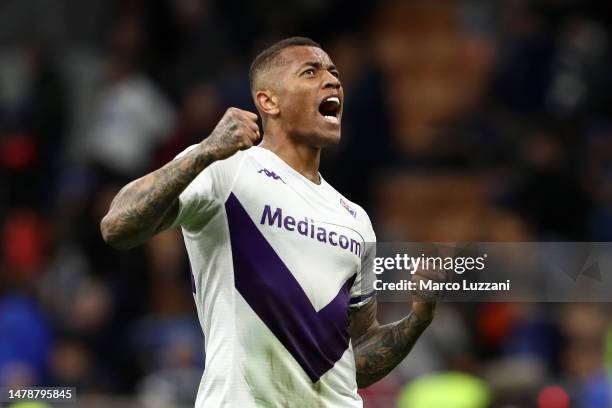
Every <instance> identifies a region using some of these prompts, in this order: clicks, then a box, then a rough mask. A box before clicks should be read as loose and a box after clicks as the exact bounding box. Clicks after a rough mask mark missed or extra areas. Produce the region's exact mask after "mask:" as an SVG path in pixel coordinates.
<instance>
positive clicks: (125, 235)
mask: <svg viewBox="0 0 612 408" xmlns="http://www.w3.org/2000/svg"><path fill="white" fill-rule="evenodd" d="M213 161H214V157H213V155H212V154H211V153H209V152H208V151H207V150H205V149H203V148H202V145H198V147H196V148H195V149H194V150H193V151H191V152H189V153H188V154H186V155H185V156H184V157H182V158H180V159H177V160H174V161H172V162H170V163H168V164H166V165H165V166H164V167H162V168H160V169H158V170H156V171H154V172H152V173H149V174H147V175H146V176H144V177H141V178H139V179H137V180H134V181H132V182H131V183H129V184H128V185H126V186H125V187H123V188H122V189H121V191H119V193H118V194H117V196H116V197H115V198H114V199H113V201H112V203H111V207H110V210H109V212H108V214H107V215H106V216H105V217H104V219H103V220H102V223H101V224H100V228H101V230H102V235H103V236H104V240H105V241H106V242H107V243H109V244H110V245H112V246H113V247H115V248H118V249H129V248H132V247H134V246H136V245H139V244H141V243H142V242H144V241H145V240H146V239H147V238H149V237H150V236H152V235H154V234H156V233H157V232H160V231H161V230H163V229H165V228H167V227H168V226H169V225H170V224H171V223H172V222H173V221H174V218H175V217H176V215H177V212H178V196H179V195H180V194H181V192H182V191H183V190H184V189H185V188H186V187H187V186H188V185H189V183H191V181H193V179H194V178H195V177H196V176H197V175H198V174H199V173H200V172H201V171H202V170H204V169H205V168H206V167H207V166H208V165H210V164H211V163H212V162H213Z"/></svg>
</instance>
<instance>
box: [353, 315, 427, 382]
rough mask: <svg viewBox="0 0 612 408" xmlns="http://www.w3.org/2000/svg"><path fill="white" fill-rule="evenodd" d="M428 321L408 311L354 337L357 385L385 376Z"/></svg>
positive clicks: (409, 347) (405, 352)
mask: <svg viewBox="0 0 612 408" xmlns="http://www.w3.org/2000/svg"><path fill="white" fill-rule="evenodd" d="M366 307H367V306H366ZM375 310H376V308H375V306H374V313H375ZM357 313H359V312H357ZM429 323H430V321H423V320H419V319H418V318H417V317H416V316H415V314H414V313H412V312H411V313H410V314H409V315H408V316H406V317H405V318H403V319H402V320H400V321H398V322H395V323H391V324H387V325H384V326H378V325H377V324H376V325H375V326H374V327H372V328H370V329H368V330H367V331H365V332H364V333H362V334H361V335H360V336H359V337H358V338H357V339H355V340H354V343H353V351H354V354H355V365H356V369H357V385H358V386H359V387H360V388H362V387H367V386H369V385H371V384H373V383H374V382H376V381H378V380H380V379H381V378H383V377H384V376H385V375H387V374H388V373H389V372H390V371H391V370H392V369H393V368H395V366H397V365H398V364H399V363H400V362H401V361H402V360H403V359H404V357H406V355H407V354H408V353H409V352H410V350H411V349H412V347H413V346H414V344H415V343H416V341H417V339H418V338H419V336H420V335H421V334H422V333H423V331H424V330H425V329H426V328H427V326H429Z"/></svg>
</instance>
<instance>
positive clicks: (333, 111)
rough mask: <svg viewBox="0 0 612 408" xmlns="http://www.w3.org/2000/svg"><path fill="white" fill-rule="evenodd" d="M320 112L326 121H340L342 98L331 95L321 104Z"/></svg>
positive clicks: (335, 122)
mask: <svg viewBox="0 0 612 408" xmlns="http://www.w3.org/2000/svg"><path fill="white" fill-rule="evenodd" d="M319 113H321V115H323V118H325V120H326V121H328V122H330V123H334V124H339V123H340V118H339V116H340V98H338V97H337V96H329V97H327V98H325V99H323V101H322V102H321V104H320V105H319Z"/></svg>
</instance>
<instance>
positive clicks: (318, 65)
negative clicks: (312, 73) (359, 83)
mask: <svg viewBox="0 0 612 408" xmlns="http://www.w3.org/2000/svg"><path fill="white" fill-rule="evenodd" d="M308 66H311V67H313V68H316V69H323V64H321V63H320V62H319V61H306V62H305V63H303V64H302V65H300V70H301V69H303V68H304V67H308ZM327 70H328V71H337V70H338V68H336V66H335V65H334V64H330V65H329V66H328V67H327Z"/></svg>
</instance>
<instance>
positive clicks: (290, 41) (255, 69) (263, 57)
mask: <svg viewBox="0 0 612 408" xmlns="http://www.w3.org/2000/svg"><path fill="white" fill-rule="evenodd" d="M298 46H307V47H316V48H321V45H319V44H318V43H317V42H315V41H313V40H311V39H310V38H307V37H289V38H285V39H284V40H281V41H279V42H277V43H275V44H272V45H271V46H269V47H268V48H266V49H265V50H263V51H262V52H260V53H259V54H258V55H257V56H256V57H255V59H254V60H253V62H252V63H251V67H250V68H249V84H250V86H251V91H252V90H253V87H254V85H255V79H256V78H257V76H258V75H259V74H260V73H261V72H264V71H267V70H269V69H270V68H271V67H273V66H274V65H275V64H277V63H278V62H279V56H280V53H281V51H282V50H284V49H285V48H289V47H298Z"/></svg>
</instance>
